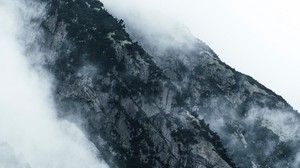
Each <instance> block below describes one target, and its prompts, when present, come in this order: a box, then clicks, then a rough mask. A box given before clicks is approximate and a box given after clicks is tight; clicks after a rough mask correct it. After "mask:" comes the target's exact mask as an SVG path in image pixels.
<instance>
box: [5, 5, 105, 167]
mask: <svg viewBox="0 0 300 168" xmlns="http://www.w3.org/2000/svg"><path fill="white" fill-rule="evenodd" d="M44 7H45V4H40V3H37V2H34V1H10V0H1V1H0V23H1V26H0V36H1V38H0V48H1V50H0V67H1V70H0V76H1V79H2V80H1V82H0V93H1V94H0V167H1V168H61V167H67V168H86V167H91V168H105V167H107V166H106V164H104V163H102V162H101V161H99V160H98V158H97V153H98V152H97V150H96V148H95V147H94V145H93V144H92V143H91V142H89V141H88V139H87V138H86V137H85V135H84V133H83V132H82V131H81V130H80V129H79V128H78V127H77V126H76V125H74V124H73V123H70V122H69V121H66V120H61V119H57V117H56V110H55V108H54V104H53V97H52V90H51V83H52V82H53V81H52V79H51V75H50V74H49V73H47V72H46V71H45V70H44V69H41V68H35V67H33V66H32V65H31V60H30V59H29V58H30V57H32V58H34V57H35V58H37V57H39V56H40V57H41V56H42V55H44V54H45V53H38V52H34V53H32V52H30V54H33V55H32V56H31V55H26V50H27V48H25V45H32V44H28V43H27V44H25V42H30V41H31V40H30V39H32V38H34V37H35V36H36V35H38V32H37V31H39V25H31V24H33V23H30V22H31V21H32V20H33V19H40V18H41V17H42V16H43V15H44V12H45V11H44V10H45V8H44ZM23 38H27V39H23ZM36 50H37V51H38V50H39V49H36ZM40 59H42V58H40Z"/></svg>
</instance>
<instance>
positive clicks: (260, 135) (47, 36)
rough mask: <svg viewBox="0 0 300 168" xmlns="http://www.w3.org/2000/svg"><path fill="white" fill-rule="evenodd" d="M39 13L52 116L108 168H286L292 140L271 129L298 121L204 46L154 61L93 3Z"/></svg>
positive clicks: (65, 3) (64, 3)
mask: <svg viewBox="0 0 300 168" xmlns="http://www.w3.org/2000/svg"><path fill="white" fill-rule="evenodd" d="M47 3H48V8H47V10H48V11H47V15H46V17H45V19H44V21H43V22H42V25H41V26H42V28H43V30H44V39H40V43H41V45H42V46H43V49H44V50H45V51H47V52H48V53H49V54H48V56H47V57H46V58H45V60H46V65H45V66H46V68H47V69H48V70H49V71H50V72H52V74H53V75H54V77H55V79H56V81H57V83H56V87H55V98H56V99H55V100H56V104H57V108H58V109H59V110H60V113H59V115H60V117H64V118H73V119H74V118H80V119H81V122H82V125H83V126H84V128H85V129H86V132H87V134H88V136H89V138H90V140H91V141H92V142H93V143H94V144H95V145H96V146H97V148H98V149H99V151H100V153H101V156H99V157H103V158H104V159H105V161H106V162H107V163H108V164H109V165H110V166H111V167H191V168H194V167H199V168H200V167H220V168H226V167H236V165H237V166H238V167H255V166H256V167H268V166H269V167H280V166H283V167H293V165H291V164H290V163H294V161H295V159H296V156H297V152H298V151H297V150H295V149H294V148H295V145H296V144H298V142H299V141H298V140H299V139H298V137H295V135H293V134H289V133H286V132H284V130H282V129H281V128H278V127H277V126H278V124H279V125H280V124H282V122H286V121H289V123H290V126H293V124H296V123H297V121H298V120H299V116H298V114H296V112H295V111H293V110H292V108H291V107H290V106H289V105H288V104H287V103H286V102H285V101H284V100H283V99H282V98H281V97H280V96H278V95H276V94H275V93H273V92H272V91H270V90H268V89H267V88H265V87H264V86H262V85H261V84H259V83H258V82H256V81H255V80H253V79H252V78H251V77H249V76H246V75H243V74H241V73H239V72H237V71H235V70H234V69H232V68H230V67H229V66H227V65H226V64H224V63H223V62H221V61H220V60H219V58H218V57H217V56H216V54H215V53H213V51H212V50H211V49H210V48H209V47H208V46H206V45H205V44H204V43H202V42H200V41H198V40H193V41H191V45H193V46H195V47H192V48H190V49H186V50H181V49H177V48H172V47H170V48H167V49H166V52H163V53H161V54H160V53H157V52H156V50H155V49H153V48H155V47H152V46H151V45H152V44H151V43H149V41H147V40H141V41H139V42H140V43H141V44H142V47H143V48H142V47H141V46H140V45H139V44H138V43H137V42H133V41H132V40H131V38H130V36H129V35H128V34H127V32H126V31H125V28H124V23H123V21H122V20H118V19H116V18H114V17H112V16H111V15H110V14H109V13H108V12H107V11H106V10H105V8H104V7H103V4H102V3H101V2H99V1H98V0H84V1H72V0H52V1H50V0H49V1H47ZM140 36H142V35H140ZM137 37H138V36H135V37H133V38H137ZM137 40H139V39H138V38H137ZM144 49H146V51H147V52H146V51H145V50H144ZM148 53H149V54H148ZM150 55H151V56H150ZM283 111H284V112H283ZM282 114H284V115H285V118H284V120H281V119H277V120H276V118H271V117H269V115H275V116H276V115H278V116H281V115H282ZM292 118H293V120H290V119H292ZM208 124H210V125H208ZM284 125H285V126H286V124H284ZM297 126H298V125H297ZM288 128H290V127H288ZM212 130H213V131H212ZM297 132H298V129H297V130H295V133H297ZM292 133H294V132H292ZM224 146H225V147H226V148H225V147H224ZM230 158H232V159H233V161H232V160H231V159H230Z"/></svg>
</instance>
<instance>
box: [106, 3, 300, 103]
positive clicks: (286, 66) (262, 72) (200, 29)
mask: <svg viewBox="0 0 300 168" xmlns="http://www.w3.org/2000/svg"><path fill="white" fill-rule="evenodd" d="M103 1H104V4H105V5H107V6H108V7H110V8H111V7H112V6H115V7H116V6H119V7H118V8H119V9H121V8H123V9H125V8H126V9H127V10H128V13H129V14H130V12H131V11H133V10H139V11H140V14H141V15H142V16H140V17H143V15H149V14H151V13H161V14H163V15H166V16H168V17H170V18H173V19H175V20H177V21H179V22H181V23H183V24H184V25H185V26H187V27H188V28H189V29H190V31H191V32H192V34H193V35H195V36H196V37H198V38H199V39H201V40H202V41H204V42H205V43H207V44H208V45H209V46H210V47H211V48H212V49H213V50H214V51H215V52H216V53H217V54H218V55H219V56H220V58H221V59H222V60H223V61H224V62H226V63H227V64H229V65H230V66H232V67H233V68H235V69H236V70H238V71H240V72H243V73H245V74H248V75H250V76H252V77H254V78H255V79H256V80H258V81H259V82H260V83H262V84H264V85H265V86H266V87H268V88H270V89H271V90H273V91H274V92H276V93H277V94H279V95H282V96H283V97H284V98H285V99H286V100H287V101H288V102H289V103H290V104H291V105H292V106H293V107H294V108H296V109H300V91H299V86H300V78H299V77H298V74H299V72H300V47H299V46H298V45H299V44H300V10H299V8H300V1H299V0H285V1H283V0H243V1H240V0H225V1H224V0H209V1H208V0H205V1H204V0H185V1H182V0H142V1H141V0H122V1H121V0H103ZM147 17H149V16H147ZM152 19H154V20H155V19H159V18H157V17H156V18H152Z"/></svg>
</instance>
